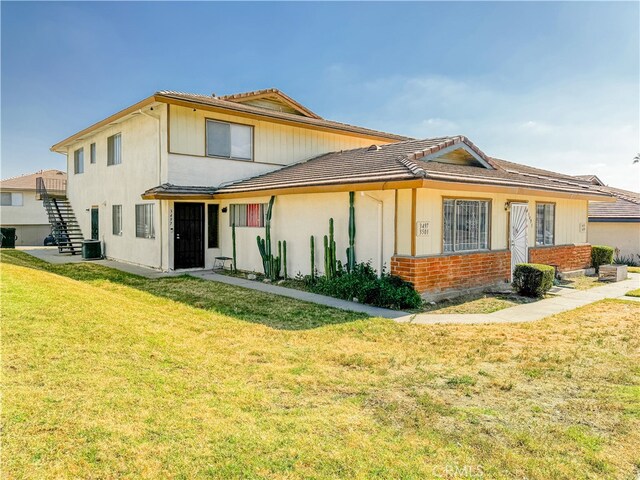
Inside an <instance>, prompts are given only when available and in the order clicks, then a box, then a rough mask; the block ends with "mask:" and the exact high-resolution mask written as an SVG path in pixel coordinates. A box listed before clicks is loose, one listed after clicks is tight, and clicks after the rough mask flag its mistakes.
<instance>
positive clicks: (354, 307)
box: [189, 270, 409, 319]
mask: <svg viewBox="0 0 640 480" xmlns="http://www.w3.org/2000/svg"><path fill="white" fill-rule="evenodd" d="M189 275H191V276H193V277H197V278H203V279H205V280H213V281H214V282H220V283H226V284H228V285H235V286H236V287H244V288H250V289H251V290H258V291H259V292H264V293H272V294H274V295H281V296H283V297H289V298H295V299H296V300H302V301H305V302H310V303H317V304H320V305H325V306H327V307H333V308H339V309H341V310H350V311H352V312H361V313H366V314H367V315H370V316H372V317H382V318H391V319H397V318H404V317H406V316H408V315H409V314H408V313H407V312H400V311H398V310H389V309H387V308H378V307H372V306H371V305H364V304H362V303H356V302H350V301H348V300H341V299H339V298H333V297H327V296H325V295H318V294H317V293H311V292H303V291H302V290H296V289H294V288H286V287H281V286H279V285H273V284H271V283H262V282H256V281H255V280H247V279H245V278H238V277H231V276H229V275H221V274H219V273H215V272H212V271H211V270H209V271H198V272H189Z"/></svg>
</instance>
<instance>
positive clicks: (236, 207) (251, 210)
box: [229, 203, 265, 227]
mask: <svg viewBox="0 0 640 480" xmlns="http://www.w3.org/2000/svg"><path fill="white" fill-rule="evenodd" d="M264 212H265V204H264V203H249V204H247V203H236V204H231V205H230V212H229V213H230V215H229V226H231V225H233V223H235V224H236V227H264Z"/></svg>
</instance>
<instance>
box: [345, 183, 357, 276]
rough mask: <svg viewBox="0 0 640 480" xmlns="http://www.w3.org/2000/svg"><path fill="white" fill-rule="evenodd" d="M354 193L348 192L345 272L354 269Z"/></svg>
mask: <svg viewBox="0 0 640 480" xmlns="http://www.w3.org/2000/svg"><path fill="white" fill-rule="evenodd" d="M355 196H356V194H355V192H349V247H348V248H347V272H353V271H354V270H355V268H356V246H355V243H356V208H355V205H354V204H355Z"/></svg>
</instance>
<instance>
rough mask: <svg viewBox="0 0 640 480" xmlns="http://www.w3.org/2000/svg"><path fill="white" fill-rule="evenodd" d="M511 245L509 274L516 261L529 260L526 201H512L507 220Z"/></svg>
mask: <svg viewBox="0 0 640 480" xmlns="http://www.w3.org/2000/svg"><path fill="white" fill-rule="evenodd" d="M509 225H510V231H509V237H510V239H509V240H510V245H511V274H512V275H513V270H514V269H515V268H516V265H517V264H518V263H527V262H528V261H529V246H528V242H527V233H528V231H529V206H528V205H527V204H526V203H512V204H511V217H510V221H509Z"/></svg>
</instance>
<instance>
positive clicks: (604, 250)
mask: <svg viewBox="0 0 640 480" xmlns="http://www.w3.org/2000/svg"><path fill="white" fill-rule="evenodd" d="M611 263H613V247H607V246H606V245H592V246H591V266H592V267H593V268H595V269H596V273H598V271H599V270H600V265H609V264H611Z"/></svg>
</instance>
